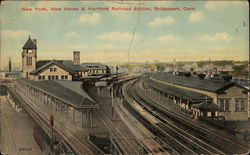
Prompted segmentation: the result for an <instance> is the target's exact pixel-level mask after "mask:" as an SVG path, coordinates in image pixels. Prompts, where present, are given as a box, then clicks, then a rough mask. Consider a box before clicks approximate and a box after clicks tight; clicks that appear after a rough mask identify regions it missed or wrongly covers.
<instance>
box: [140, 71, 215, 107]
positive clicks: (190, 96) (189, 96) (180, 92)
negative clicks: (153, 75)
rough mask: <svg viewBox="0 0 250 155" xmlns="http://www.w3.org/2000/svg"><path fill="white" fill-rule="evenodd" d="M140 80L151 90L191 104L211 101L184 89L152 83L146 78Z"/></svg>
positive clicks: (209, 98)
mask: <svg viewBox="0 0 250 155" xmlns="http://www.w3.org/2000/svg"><path fill="white" fill-rule="evenodd" d="M142 80H143V81H144V82H145V83H147V84H148V85H149V86H150V87H153V88H155V89H158V90H160V91H163V92H165V93H168V94H171V95H174V96H177V97H180V98H183V99H186V100H189V101H191V102H193V103H200V102H204V101H210V102H211V101H212V98H211V97H209V96H207V95H204V94H200V93H196V92H193V91H189V90H185V89H181V88H177V87H173V86H169V85H164V84H161V83H158V82H156V81H153V80H151V79H150V78H148V77H146V76H144V77H142Z"/></svg>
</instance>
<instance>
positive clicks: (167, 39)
mask: <svg viewBox="0 0 250 155" xmlns="http://www.w3.org/2000/svg"><path fill="white" fill-rule="evenodd" d="M180 39H181V38H180V37H177V36H174V35H172V34H167V35H164V36H160V37H158V38H156V40H158V41H161V42H174V41H178V40H180Z"/></svg>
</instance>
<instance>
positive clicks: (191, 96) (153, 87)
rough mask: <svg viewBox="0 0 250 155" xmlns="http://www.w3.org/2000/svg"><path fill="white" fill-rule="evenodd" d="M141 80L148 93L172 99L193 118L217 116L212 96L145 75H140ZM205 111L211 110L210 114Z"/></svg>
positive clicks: (168, 99)
mask: <svg viewBox="0 0 250 155" xmlns="http://www.w3.org/2000/svg"><path fill="white" fill-rule="evenodd" d="M142 82H143V87H144V88H145V89H150V94H155V93H156V94H159V98H160V99H162V100H164V99H167V101H170V100H172V101H173V102H174V103H175V104H177V105H179V106H181V108H183V109H184V110H185V111H187V112H188V113H190V114H191V116H192V117H194V118H198V117H200V116H208V115H207V114H209V115H212V116H217V112H216V111H217V110H218V109H217V106H216V105H215V104H213V103H212V101H213V98H211V97H209V96H207V95H204V94H200V93H197V92H193V91H189V90H185V89H181V88H177V87H174V86H170V85H165V84H161V83H158V82H156V81H153V80H151V79H150V78H149V77H147V76H144V77H142ZM200 104H201V105H202V106H201V105H200ZM198 105H199V106H198ZM206 105H207V106H208V107H207V108H209V110H208V109H207V108H205V107H206ZM214 106H216V107H214ZM201 107H204V108H201ZM207 112H211V113H212V114H210V113H207Z"/></svg>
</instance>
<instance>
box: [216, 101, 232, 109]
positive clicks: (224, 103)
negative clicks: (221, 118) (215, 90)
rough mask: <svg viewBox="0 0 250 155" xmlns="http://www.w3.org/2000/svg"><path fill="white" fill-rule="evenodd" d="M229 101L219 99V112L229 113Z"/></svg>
mask: <svg viewBox="0 0 250 155" xmlns="http://www.w3.org/2000/svg"><path fill="white" fill-rule="evenodd" d="M229 101H230V99H219V105H220V111H230V108H229Z"/></svg>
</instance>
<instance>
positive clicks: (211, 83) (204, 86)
mask: <svg viewBox="0 0 250 155" xmlns="http://www.w3.org/2000/svg"><path fill="white" fill-rule="evenodd" d="M151 77H152V78H154V79H158V80H161V81H166V82H169V83H174V84H177V85H181V86H185V87H189V88H195V89H200V90H205V91H210V92H217V91H219V90H220V89H223V88H225V87H227V86H230V85H234V84H235V83H234V82H228V81H224V80H212V79H199V78H195V77H185V76H176V75H172V74H167V73H156V74H153V75H151Z"/></svg>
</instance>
